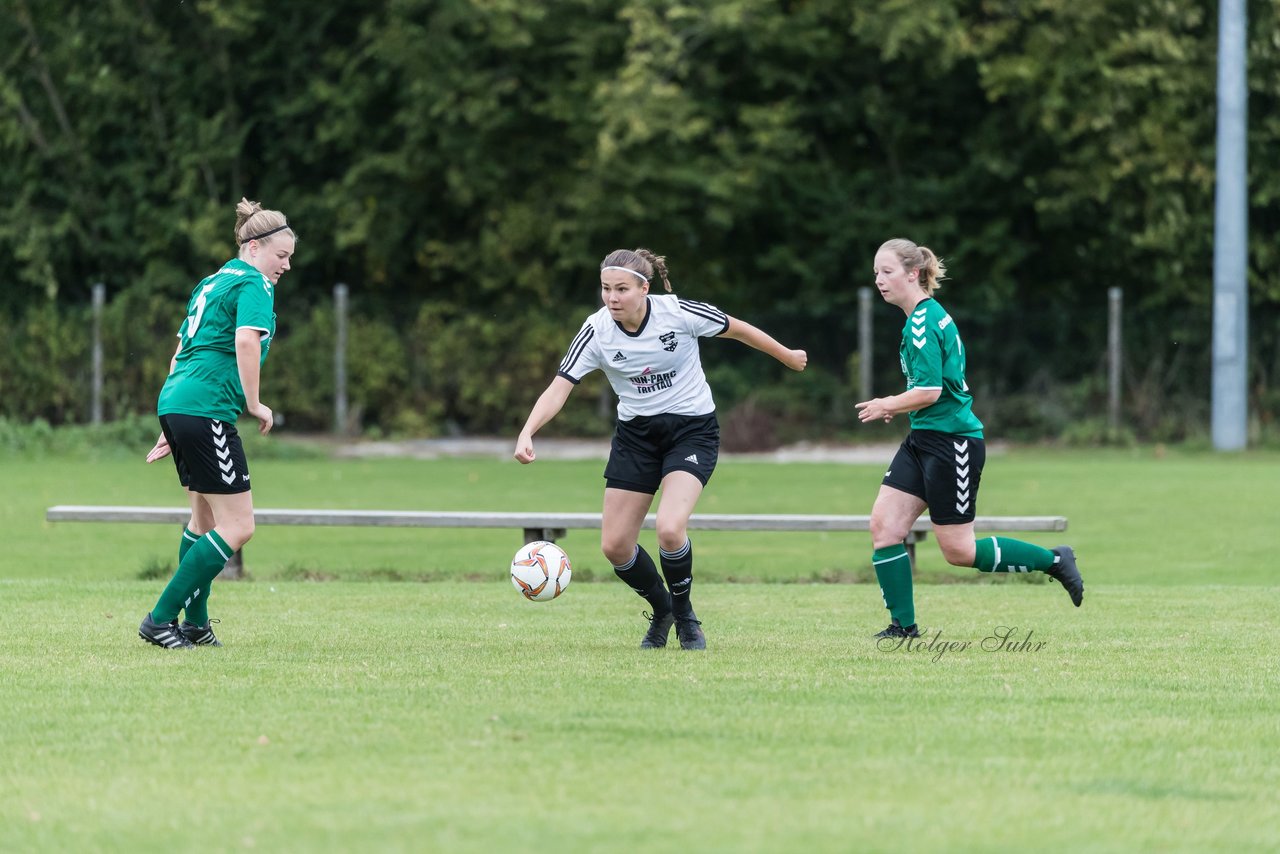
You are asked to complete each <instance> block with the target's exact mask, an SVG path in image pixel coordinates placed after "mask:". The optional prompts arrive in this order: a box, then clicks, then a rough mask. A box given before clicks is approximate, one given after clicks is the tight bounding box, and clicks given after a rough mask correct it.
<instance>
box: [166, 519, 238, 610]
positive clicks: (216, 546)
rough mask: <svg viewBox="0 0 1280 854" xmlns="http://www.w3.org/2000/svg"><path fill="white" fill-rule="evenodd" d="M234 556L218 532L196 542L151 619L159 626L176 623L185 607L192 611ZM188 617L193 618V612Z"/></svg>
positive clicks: (188, 551)
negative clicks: (192, 607)
mask: <svg viewBox="0 0 1280 854" xmlns="http://www.w3.org/2000/svg"><path fill="white" fill-rule="evenodd" d="M232 553H233V550H232V549H231V547H230V546H228V545H227V543H226V541H225V540H223V539H222V537H221V536H219V535H218V532H217V531H210V532H209V533H207V534H205V535H204V536H203V537H201V538H200V539H199V540H197V541H196V542H195V543H192V545H191V548H189V549H188V550H187V553H186V554H185V555H183V557H182V563H180V564H178V571H177V572H175V573H174V574H173V578H172V579H171V580H170V581H169V584H168V586H166V587H165V588H164V592H163V593H161V594H160V598H159V599H158V600H156V605H155V607H154V608H152V609H151V619H152V620H154V621H155V622H157V623H168V622H172V621H173V620H176V619H177V618H178V612H179V611H181V610H182V609H183V608H187V609H190V608H191V605H192V603H193V602H195V601H196V600H197V599H199V598H201V597H203V596H205V595H206V594H207V593H208V590H209V582H211V581H213V579H214V578H216V577H217V575H218V573H219V572H221V571H222V567H223V566H225V565H226V563H227V561H228V560H230V558H231V555H232ZM187 615H188V617H187V618H188V619H190V615H191V611H190V610H188V611H187ZM206 621H207V618H206ZM200 625H204V622H201V623H200Z"/></svg>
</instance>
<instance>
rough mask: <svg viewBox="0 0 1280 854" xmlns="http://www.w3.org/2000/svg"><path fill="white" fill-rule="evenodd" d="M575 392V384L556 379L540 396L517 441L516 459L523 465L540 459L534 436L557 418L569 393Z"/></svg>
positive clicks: (561, 378)
mask: <svg viewBox="0 0 1280 854" xmlns="http://www.w3.org/2000/svg"><path fill="white" fill-rule="evenodd" d="M572 391H573V383H571V382H569V381H568V380H567V379H565V378H564V377H560V376H558V377H556V378H555V379H553V380H552V381H551V385H549V386H547V388H546V390H545V391H543V392H542V394H541V395H539V396H538V402H537V403H535V404H534V405H533V409H532V410H531V411H530V412H529V419H528V420H527V421H525V422H524V429H523V430H521V431H520V437H519V438H517V439H516V452H515V454H514V456H515V458H516V459H517V460H519V461H520V462H522V463H526V464H527V463H531V462H533V461H534V460H536V459H537V458H538V455H537V454H536V453H534V450H533V434H534V433H537V432H538V430H540V429H541V428H542V426H543V425H544V424H546V423H547V422H548V421H550V420H551V419H552V418H555V417H556V414H557V413H558V412H559V411H560V410H561V409H562V408H563V407H564V402H565V401H566V400H568V399H569V393H570V392H572Z"/></svg>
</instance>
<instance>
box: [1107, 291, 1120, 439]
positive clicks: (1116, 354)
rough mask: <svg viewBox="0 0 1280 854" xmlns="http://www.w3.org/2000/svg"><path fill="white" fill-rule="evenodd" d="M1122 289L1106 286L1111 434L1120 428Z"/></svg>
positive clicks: (1108, 424) (1109, 420) (1108, 391)
mask: <svg viewBox="0 0 1280 854" xmlns="http://www.w3.org/2000/svg"><path fill="white" fill-rule="evenodd" d="M1123 306H1124V291H1123V290H1121V289H1120V288H1107V426H1108V427H1109V428H1110V430H1111V432H1112V434H1114V433H1116V432H1117V431H1118V430H1119V429H1120V367H1121V362H1122V360H1123V356H1124V343H1123V337H1122V335H1121V317H1122V312H1121V309H1122V308H1123Z"/></svg>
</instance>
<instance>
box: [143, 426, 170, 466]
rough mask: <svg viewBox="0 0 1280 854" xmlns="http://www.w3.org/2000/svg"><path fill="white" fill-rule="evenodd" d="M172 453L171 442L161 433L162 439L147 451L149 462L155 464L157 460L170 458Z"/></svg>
mask: <svg viewBox="0 0 1280 854" xmlns="http://www.w3.org/2000/svg"><path fill="white" fill-rule="evenodd" d="M170 453H172V451H171V449H170V448H169V440H168V439H166V438H165V437H164V434H163V433H161V434H160V438H159V439H157V440H156V444H155V447H153V448H152V449H151V450H150V451H147V462H149V463H154V462H155V461H156V460H159V459H163V458H164V457H167V456H169V454H170Z"/></svg>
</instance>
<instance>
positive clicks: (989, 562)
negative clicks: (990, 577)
mask: <svg viewBox="0 0 1280 854" xmlns="http://www.w3.org/2000/svg"><path fill="white" fill-rule="evenodd" d="M973 565H974V567H976V568H977V569H978V570H980V571H982V572H1031V571H1032V570H1038V571H1040V572H1044V571H1045V570H1046V569H1050V568H1052V567H1053V552H1051V551H1049V550H1048V549H1046V548H1041V547H1040V546H1037V545H1035V544H1033V543H1024V542H1023V541H1022V540H1014V539H1011V538H1009V537H987V538H986V539H982V540H978V542H977V544H976V548H975V549H974V554H973Z"/></svg>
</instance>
